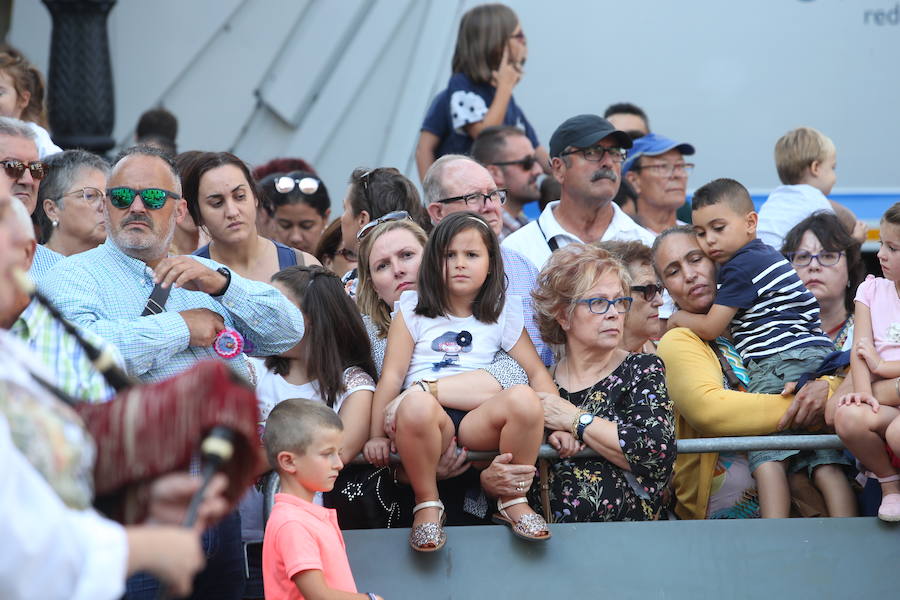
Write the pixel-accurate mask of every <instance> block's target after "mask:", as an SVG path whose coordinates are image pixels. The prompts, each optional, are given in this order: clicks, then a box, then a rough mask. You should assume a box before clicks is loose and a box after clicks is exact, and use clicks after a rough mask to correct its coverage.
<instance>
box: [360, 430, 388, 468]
mask: <svg viewBox="0 0 900 600" xmlns="http://www.w3.org/2000/svg"><path fill="white" fill-rule="evenodd" d="M394 450H395V448H394V443H393V442H392V441H391V440H389V439H387V438H386V437H374V438H372V439H370V440H369V441H368V442H366V445H365V446H363V456H365V457H366V460H367V461H369V462H370V463H372V464H373V465H375V466H376V467H386V466H388V465H389V464H390V462H391V452H392V451H394Z"/></svg>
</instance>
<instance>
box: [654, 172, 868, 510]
mask: <svg viewBox="0 0 900 600" xmlns="http://www.w3.org/2000/svg"><path fill="white" fill-rule="evenodd" d="M691 206H692V211H693V223H694V231H695V232H696V234H697V241H698V242H699V244H700V247H701V248H702V249H703V251H704V252H705V253H706V254H707V255H708V256H709V257H710V258H711V259H713V261H715V262H716V263H717V264H718V265H719V274H718V281H717V283H718V285H719V289H718V292H717V293H716V300H715V303H714V304H713V306H712V308H710V310H709V313H708V314H705V315H701V314H693V313H688V312H685V311H682V310H680V311H677V312H676V313H675V314H673V315H672V317H671V318H670V319H669V327H670V328H671V327H688V328H690V329H692V330H693V331H694V333H696V334H697V335H698V336H700V337H701V338H703V339H705V340H714V339H715V338H716V337H718V336H720V335H727V334H728V333H729V332H730V333H731V337H732V338H733V340H734V345H735V347H736V348H737V350H738V352H739V353H740V355H741V358H742V359H743V361H744V364H745V366H746V367H747V371H748V373H749V376H750V384H749V386H748V388H749V389H748V391H750V392H753V393H767V394H778V393H780V392H781V391H782V390H783V389H784V386H785V384H786V383H787V382H788V381H797V379H798V378H799V377H800V376H801V375H803V374H804V373H809V372H813V371H815V370H816V369H817V368H818V367H819V364H820V363H821V362H822V359H823V358H824V357H825V356H826V355H828V354H829V353H831V352H832V351H834V344H833V343H832V342H831V340H830V339H828V337H826V336H825V334H824V333H822V330H821V326H820V322H819V304H818V302H817V301H816V298H815V296H813V295H812V293H810V291H809V290H807V289H806V287H805V286H804V285H803V282H802V281H800V278H799V277H798V276H797V273H796V272H795V271H794V269H793V267H791V264H790V263H789V262H788V261H787V260H786V259H785V258H784V257H783V256H782V255H781V254H780V253H778V251H776V250H774V249H773V248H771V247H770V246H767V245H766V244H764V243H763V242H762V241H760V240H759V239H757V237H756V225H757V219H758V216H757V214H756V212H755V211H754V207H753V201H752V200H751V199H750V194H749V193H748V192H747V189H746V188H745V187H744V186H743V185H741V184H740V183H738V182H737V181H735V180H733V179H716V180H715V181H711V182H710V183H708V184H706V185H704V186H703V187H701V188H700V189H698V190H697V191H696V192H695V193H694V197H693V200H692V202H691ZM791 456H796V458H795V459H794V460H792V461H791V462H790V468H791V470H792V471H798V470H801V469H804V468H806V469H808V470H809V472H810V474H812V471H813V470H814V469H815V470H817V471H818V472H817V473H816V475H815V477H814V481H815V482H816V483H817V484H818V483H819V482H820V481H821V479H822V478H823V476H824V477H825V478H826V479H830V482H829V484H834V486H835V487H838V486H837V484H838V483H840V484H841V485H842V486H843V487H839V489H840V492H839V493H838V494H837V495H833V494H830V493H829V494H826V504H828V507H829V512H834V511H835V510H837V511H839V512H843V510H841V509H840V508H839V507H843V506H844V505H845V504H846V503H847V502H852V495H851V493H850V487H849V485H848V484H847V481H846V478H845V477H844V475H843V473H842V472H841V470H840V468H839V467H836V466H834V464H833V463H844V462H846V461H845V460H844V459H843V457H842V456H841V455H840V454H839V453H838V452H836V451H833V450H829V451H815V452H813V453H802V454H801V453H798V452H797V451H771V452H770V451H764V452H751V453H749V455H748V458H749V460H750V469H751V472H753V476H754V477H755V478H756V481H757V487H758V489H759V500H760V511H761V513H762V516H763V517H787V516H788V512H789V510H790V492H789V489H788V485H787V477H786V475H785V469H786V468H787V463H786V462H785V461H786V459H787V458H788V457H791ZM826 473H827V475H826ZM829 484H825V485H821V484H819V487H820V488H821V489H823V490H825V489H830V488H831V487H832V485H829ZM844 490H846V494H844ZM823 493H824V491H823ZM828 496H832V497H831V498H829V497H828ZM845 496H846V497H845ZM833 507H834V509H833Z"/></svg>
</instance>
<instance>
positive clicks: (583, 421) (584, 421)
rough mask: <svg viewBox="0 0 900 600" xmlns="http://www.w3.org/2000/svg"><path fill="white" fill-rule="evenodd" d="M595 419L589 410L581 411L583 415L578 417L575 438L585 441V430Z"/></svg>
mask: <svg viewBox="0 0 900 600" xmlns="http://www.w3.org/2000/svg"><path fill="white" fill-rule="evenodd" d="M593 421H594V415H592V414H591V413H589V412H583V413H581V415H580V416H579V417H578V425H576V426H575V439H577V440H578V441H579V442H583V441H584V430H585V429H586V428H587V426H588V425H590V424H591V423H593Z"/></svg>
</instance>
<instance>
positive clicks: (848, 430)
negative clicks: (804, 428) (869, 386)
mask: <svg viewBox="0 0 900 600" xmlns="http://www.w3.org/2000/svg"><path fill="white" fill-rule="evenodd" d="M898 416H900V410H898V409H896V408H894V407H893V406H884V405H882V406H880V407H879V408H878V412H877V413H876V412H873V411H872V407H871V406H869V405H867V404H863V405H861V406H856V405H854V404H850V405H846V406H840V407H838V409H837V412H836V413H835V415H834V429H835V431H837V434H838V435H839V436H840V438H841V441H842V442H844V445H845V446H847V449H848V450H850V452H852V453H853V456H855V457H856V458H857V459H858V460H859V461H860V462H861V463H862V464H864V465H865V466H866V468H867V469H869V470H870V471H872V472H873V473H874V474H875V476H876V477H889V476H891V475H895V474H896V473H897V470H896V469H895V468H894V466H893V465H891V459H890V458H889V457H888V453H887V450H885V448H884V444H885V439H886V438H887V431H888V429H889V428H890V427H891V425H892V423H893V422H894V421H896V419H897V417H898ZM895 427H897V426H895ZM891 432H892V434H893V432H894V430H893V428H891ZM897 493H900V482H897V481H887V482H883V483H882V484H881V494H882V496H886V495H887V494H897Z"/></svg>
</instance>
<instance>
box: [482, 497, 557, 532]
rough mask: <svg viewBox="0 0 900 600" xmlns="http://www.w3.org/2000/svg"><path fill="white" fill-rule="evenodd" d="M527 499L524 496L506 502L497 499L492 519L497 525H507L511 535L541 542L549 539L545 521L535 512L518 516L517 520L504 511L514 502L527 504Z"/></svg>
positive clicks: (548, 530)
mask: <svg viewBox="0 0 900 600" xmlns="http://www.w3.org/2000/svg"><path fill="white" fill-rule="evenodd" d="M527 503H528V499H527V498H525V497H524V496H523V497H521V498H513V499H512V500H509V501H508V502H501V501H500V500H497V510H498V511H499V512H497V513H494V516H493V521H494V523H497V524H498V525H508V526H509V528H510V529H512V532H513V535H515V536H516V537H517V538H521V539H523V540H528V541H529V542H542V541H544V540H549V539H550V529H549V528H548V527H547V521H545V520H544V517H542V516H541V515H539V514H537V513H526V514H524V515H522V516H521V517H519V520H518V521H513V520H512V517H510V516H509V514H508V513H507V512H506V509H507V508H509V507H510V506H515V505H516V504H527Z"/></svg>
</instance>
